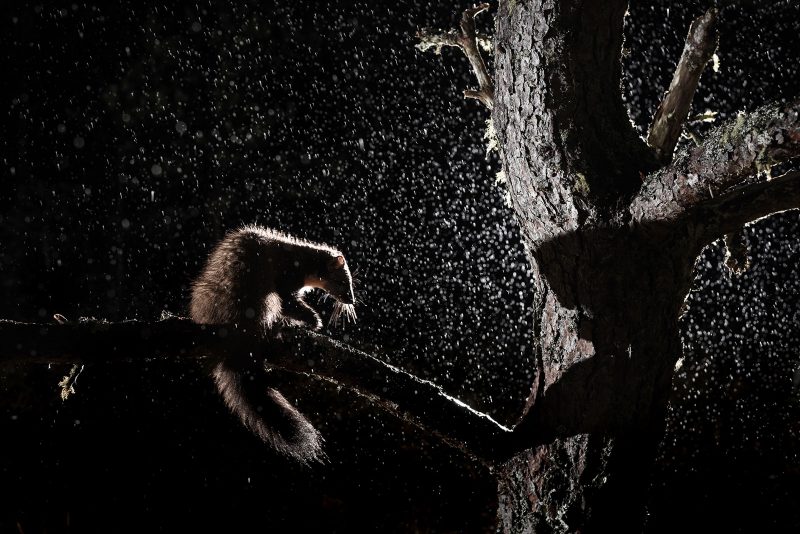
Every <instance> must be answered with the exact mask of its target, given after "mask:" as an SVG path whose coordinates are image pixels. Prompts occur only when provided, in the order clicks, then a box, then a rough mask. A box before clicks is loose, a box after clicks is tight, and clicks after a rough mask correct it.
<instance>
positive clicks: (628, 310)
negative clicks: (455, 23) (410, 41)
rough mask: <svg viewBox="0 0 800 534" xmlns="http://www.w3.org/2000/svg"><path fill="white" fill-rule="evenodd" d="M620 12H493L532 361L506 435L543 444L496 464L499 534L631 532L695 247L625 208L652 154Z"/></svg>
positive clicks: (498, 119) (565, 6) (527, 5)
mask: <svg viewBox="0 0 800 534" xmlns="http://www.w3.org/2000/svg"><path fill="white" fill-rule="evenodd" d="M626 9H627V2H626V1H624V0H609V1H606V2H581V1H578V0H571V1H561V2H558V1H553V0H531V1H526V2H521V1H506V2H501V4H500V8H499V12H498V15H497V27H496V32H495V52H496V55H495V69H496V74H495V87H496V90H495V107H494V112H493V119H494V123H495V128H496V130H497V133H498V137H499V141H500V145H501V147H502V155H501V158H502V163H503V170H504V172H505V174H506V179H507V183H508V187H509V189H510V195H511V199H512V202H513V206H514V210H515V213H516V216H517V219H518V221H519V224H520V229H521V232H522V236H523V240H524V243H525V245H526V248H527V250H528V252H529V256H530V261H531V264H532V266H533V272H534V277H535V281H534V282H535V283H534V287H535V293H534V332H533V338H534V343H535V346H536V352H537V367H538V368H537V369H536V376H535V381H534V384H533V386H532V389H531V394H530V398H529V399H528V402H527V406H526V412H525V414H524V416H523V419H522V421H521V422H520V424H519V425H518V426H517V428H516V429H515V433H517V434H519V435H520V436H525V435H530V433H532V432H535V433H536V434H537V435H538V436H545V440H544V442H547V443H549V444H547V445H542V446H539V447H537V448H535V449H532V450H528V451H525V452H523V453H520V454H518V455H516V456H515V457H514V458H513V459H512V460H511V461H509V462H507V463H506V464H504V465H503V466H502V467H501V468H500V469H499V470H498V477H499V502H500V509H499V522H500V527H501V529H502V530H503V531H505V532H533V531H535V532H551V531H555V532H573V531H581V532H589V531H591V532H606V531H607V532H628V531H634V532H635V531H640V530H641V529H642V525H643V517H644V516H643V513H644V504H645V497H646V491H647V479H648V469H649V467H650V464H651V462H652V459H653V458H654V452H655V447H656V445H657V443H658V440H659V437H660V435H661V429H662V424H663V420H664V411H665V406H666V401H667V397H668V393H669V388H670V380H671V375H672V370H673V369H674V365H675V362H676V360H677V358H678V357H679V355H680V345H679V338H678V314H679V310H680V306H681V304H682V302H683V299H684V296H685V294H686V292H687V290H688V287H689V283H690V281H691V274H692V265H693V262H694V258H695V257H696V253H697V252H698V250H697V246H696V245H694V244H693V243H694V241H695V240H693V239H692V235H691V229H690V227H689V226H688V225H686V226H681V225H679V224H674V225H668V226H667V225H663V226H662V225H659V224H641V223H634V222H633V221H632V218H631V216H630V214H629V213H628V208H627V205H628V203H629V202H630V199H631V197H632V196H633V194H634V193H635V192H636V191H637V190H638V189H639V187H640V186H641V176H642V175H643V173H647V172H649V171H650V170H652V169H653V168H654V163H653V162H654V157H653V155H652V153H651V151H650V150H649V149H648V148H647V147H646V146H645V145H644V143H643V142H642V141H641V140H640V139H639V138H638V136H637V135H636V134H635V132H634V131H633V130H632V128H631V126H630V121H629V119H628V116H627V113H626V111H625V109H624V106H623V103H622V100H621V97H620V92H619V86H620V70H621V67H620V62H619V53H620V48H621V42H622V24H623V17H624V14H625V11H626ZM520 439H522V438H520ZM540 442H541V441H540Z"/></svg>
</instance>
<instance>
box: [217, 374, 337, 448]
mask: <svg viewBox="0 0 800 534" xmlns="http://www.w3.org/2000/svg"><path fill="white" fill-rule="evenodd" d="M211 374H212V376H213V377H214V381H215V382H216V384H217V389H218V390H219V392H220V394H222V398H223V399H224V400H225V404H226V405H227V406H228V408H230V410H231V411H232V412H233V413H234V414H236V415H237V416H238V417H239V419H240V420H241V421H242V423H244V426H246V427H247V428H249V429H250V430H251V431H252V432H253V433H254V434H255V435H257V436H258V437H259V438H261V439H262V440H263V441H264V442H265V443H267V444H268V445H270V446H271V447H272V448H274V449H275V450H277V451H278V452H280V453H281V454H284V455H285V456H288V457H292V458H295V459H297V460H298V461H300V462H302V463H309V462H312V461H315V460H317V461H319V460H322V459H323V458H324V454H323V452H322V437H321V436H320V434H319V432H317V430H316V429H315V428H314V427H313V426H312V425H311V423H309V422H308V420H307V419H306V418H305V417H304V416H303V414H301V413H300V412H299V411H297V408H295V407H294V406H292V405H291V403H290V402H289V401H288V400H286V398H285V397H284V396H283V395H281V394H280V392H278V391H277V390H275V389H273V388H271V387H269V383H268V380H267V376H266V374H265V372H264V371H263V370H261V369H258V368H254V369H249V368H246V367H242V366H234V365H232V363H231V362H226V361H221V362H217V363H216V364H215V365H214V367H213V368H212V371H211Z"/></svg>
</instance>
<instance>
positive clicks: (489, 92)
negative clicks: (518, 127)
mask: <svg viewBox="0 0 800 534" xmlns="http://www.w3.org/2000/svg"><path fill="white" fill-rule="evenodd" d="M488 9H489V4H486V3H484V4H479V5H477V6H475V7H471V8H469V9H467V10H466V11H464V13H463V14H462V15H461V24H460V26H461V32H458V31H456V30H450V31H447V32H443V31H437V30H431V29H428V28H424V29H422V30H420V31H418V32H417V38H418V39H419V40H420V42H419V43H418V44H417V48H419V49H420V50H422V51H425V50H429V49H431V48H432V49H433V50H434V51H435V52H436V53H437V54H440V53H441V51H442V47H444V46H457V47H459V48H461V50H463V51H464V55H466V56H467V59H468V60H469V63H470V65H472V70H473V72H474V73H475V77H476V78H477V79H478V89H467V90H466V91H464V98H474V99H476V100H479V101H481V102H482V103H483V105H484V106H486V107H487V108H489V109H492V108H493V107H494V84H493V83H492V78H491V77H490V76H489V72H488V70H487V69H486V63H485V62H484V61H483V56H482V55H481V52H480V48H484V49H487V43H490V41H489V38H488V37H486V36H485V35H483V34H478V33H476V31H475V15H477V14H478V13H481V12H483V11H486V10H488Z"/></svg>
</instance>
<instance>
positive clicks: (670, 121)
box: [647, 8, 718, 164]
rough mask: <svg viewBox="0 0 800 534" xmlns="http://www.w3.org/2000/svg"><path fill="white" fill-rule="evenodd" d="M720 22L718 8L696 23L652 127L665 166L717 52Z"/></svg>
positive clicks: (649, 137)
mask: <svg viewBox="0 0 800 534" xmlns="http://www.w3.org/2000/svg"><path fill="white" fill-rule="evenodd" d="M716 22H717V10H716V9H714V8H711V9H709V10H708V11H706V12H705V13H704V14H703V15H701V16H699V17H697V18H696V19H695V20H694V21H693V22H692V25H691V26H690V27H689V35H687V36H686V45H685V46H684V48H683V54H681V59H680V61H678V66H677V67H676V68H675V74H674V75H673V76H672V82H671V83H670V84H669V89H668V90H667V92H666V93H665V94H664V97H663V98H662V100H661V104H660V105H659V106H658V110H657V111H656V114H655V116H654V117H653V121H652V123H651V124H650V131H649V133H648V134H647V144H648V145H650V146H651V147H652V148H653V150H654V151H655V153H656V157H657V158H658V160H659V161H661V163H664V164H667V163H669V162H670V161H671V160H672V152H673V151H674V150H675V145H676V144H677V143H678V138H679V137H680V134H681V130H682V128H683V123H684V121H685V120H686V116H687V115H688V114H689V108H690V107H691V105H692V99H693V98H694V93H695V91H696V90H697V85H698V83H699V82H700V76H702V74H703V70H704V69H705V66H706V64H707V63H708V62H709V60H710V59H711V57H712V56H713V55H714V51H715V50H716V49H717V40H718V39H717V30H716V26H717V24H716Z"/></svg>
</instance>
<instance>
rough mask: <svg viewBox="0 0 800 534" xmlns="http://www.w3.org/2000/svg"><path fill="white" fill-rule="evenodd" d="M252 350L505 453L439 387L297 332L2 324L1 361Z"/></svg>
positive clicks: (485, 455)
mask: <svg viewBox="0 0 800 534" xmlns="http://www.w3.org/2000/svg"><path fill="white" fill-rule="evenodd" d="M243 351H247V352H250V353H252V354H254V355H255V356H257V357H261V358H264V359H265V360H266V363H267V365H268V366H270V367H275V368H280V369H284V370H287V371H290V372H294V373H299V374H303V375H306V376H310V377H314V378H318V379H322V380H325V381H327V382H330V383H333V384H335V385H337V386H341V387H345V388H347V389H349V390H352V391H353V392H355V393H357V394H359V395H361V396H363V397H366V398H367V399H369V400H370V402H371V403H372V404H375V405H377V406H379V407H380V408H382V409H384V410H386V411H388V412H390V413H392V414H393V415H395V416H397V417H399V418H400V419H402V420H403V421H405V422H408V423H411V424H413V425H414V426H416V427H418V428H420V429H422V430H423V431H425V432H427V433H428V434H431V435H434V436H436V437H438V438H439V439H441V440H443V441H444V442H445V443H447V444H449V445H451V446H453V447H456V448H458V449H460V450H462V451H464V452H466V453H467V454H469V455H471V456H474V457H477V458H479V459H481V460H483V461H492V460H493V459H495V458H498V457H503V458H505V457H507V455H508V452H506V451H504V449H505V448H506V447H507V446H508V442H509V437H510V434H511V432H510V430H509V429H508V428H506V427H504V426H503V425H501V424H499V423H498V422H496V421H495V420H493V419H492V418H491V417H489V416H488V415H485V414H482V413H480V412H477V411H476V410H473V409H472V408H470V407H469V406H467V405H466V404H464V403H463V402H461V401H459V400H457V399H455V398H454V397H451V396H450V395H447V394H446V393H445V392H444V391H442V388H440V387H439V386H437V385H435V384H433V383H432V382H429V381H427V380H422V379H420V378H417V377H415V376H413V375H411V374H410V373H407V372H406V371H403V370H402V369H399V368H397V367H394V366H392V365H389V364H387V363H385V362H382V361H380V360H379V359H377V358H375V357H373V356H370V355H369V354H366V353H364V352H361V351H358V350H356V349H354V348H352V347H349V346H347V345H343V344H341V343H339V342H337V341H334V340H332V339H330V338H327V337H325V336H322V335H319V334H315V333H312V332H308V331H305V330H299V329H285V330H281V331H278V332H277V334H276V335H275V337H272V338H262V337H259V336H256V335H253V334H248V333H247V332H245V331H243V330H240V329H237V327H236V326H234V325H221V326H208V325H198V324H195V323H193V322H191V321H189V320H188V319H182V318H171V319H166V320H162V321H157V322H140V321H125V322H121V323H106V322H99V321H86V322H78V323H66V324H33V323H18V322H14V321H0V363H6V362H15V363H29V362H45V363H100V362H110V361H121V360H129V361H136V360H145V359H153V358H185V359H193V358H204V357H207V356H211V355H214V356H224V355H226V354H233V353H241V352H243Z"/></svg>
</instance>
